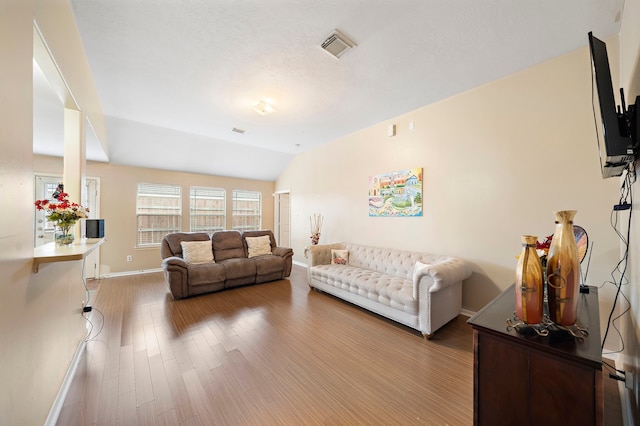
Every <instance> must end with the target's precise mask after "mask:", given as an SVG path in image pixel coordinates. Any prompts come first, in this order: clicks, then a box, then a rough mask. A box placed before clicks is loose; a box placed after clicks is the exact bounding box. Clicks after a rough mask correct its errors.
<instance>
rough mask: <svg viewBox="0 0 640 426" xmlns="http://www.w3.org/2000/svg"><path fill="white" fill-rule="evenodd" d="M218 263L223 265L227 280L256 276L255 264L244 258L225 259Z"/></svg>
mask: <svg viewBox="0 0 640 426" xmlns="http://www.w3.org/2000/svg"><path fill="white" fill-rule="evenodd" d="M219 263H220V264H222V265H224V269H225V271H226V273H227V279H228V280H234V279H238V278H246V277H255V276H256V263H255V262H254V261H252V260H249V259H247V258H246V257H240V258H234V259H226V260H223V261H220V262H219Z"/></svg>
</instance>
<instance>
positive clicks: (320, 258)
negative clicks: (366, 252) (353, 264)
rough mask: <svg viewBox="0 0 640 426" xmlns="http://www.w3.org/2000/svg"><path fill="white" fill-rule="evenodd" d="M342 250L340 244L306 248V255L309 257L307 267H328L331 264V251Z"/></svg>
mask: <svg viewBox="0 0 640 426" xmlns="http://www.w3.org/2000/svg"><path fill="white" fill-rule="evenodd" d="M332 249H335V250H340V249H344V245H343V244H342V243H336V244H318V245H315V246H309V247H307V248H306V254H307V256H308V257H309V263H308V266H309V267H312V266H316V265H329V264H331V250H332Z"/></svg>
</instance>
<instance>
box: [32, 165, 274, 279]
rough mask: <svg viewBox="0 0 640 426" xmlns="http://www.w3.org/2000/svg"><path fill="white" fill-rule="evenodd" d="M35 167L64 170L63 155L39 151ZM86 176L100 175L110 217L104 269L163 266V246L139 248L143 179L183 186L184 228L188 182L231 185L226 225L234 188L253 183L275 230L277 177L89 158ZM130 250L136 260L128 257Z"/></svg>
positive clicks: (104, 212)
mask: <svg viewBox="0 0 640 426" xmlns="http://www.w3.org/2000/svg"><path fill="white" fill-rule="evenodd" d="M33 170H34V172H36V173H55V174H61V173H62V159H60V158H55V157H46V156H39V155H37V156H34V161H33ZM87 176H89V177H98V178H100V187H101V196H100V205H101V208H100V217H101V218H102V219H104V220H105V237H106V239H107V242H106V243H105V244H103V245H102V246H101V247H100V264H101V268H100V274H101V275H105V274H113V273H122V272H130V271H141V270H149V269H158V268H160V262H161V257H160V249H159V247H154V248H143V249H137V248H136V247H135V245H136V193H137V190H138V183H166V184H175V185H180V186H181V187H182V230H183V231H188V230H189V214H188V213H189V188H190V187H191V186H210V187H216V188H224V189H226V190H227V229H231V191H232V190H234V189H248V190H252V191H260V192H261V193H262V228H263V229H271V230H273V212H274V210H273V195H272V194H273V192H274V182H266V181H258V180H252V179H237V178H227V177H220V176H209V175H202V174H192V173H178V172H173V171H164V170H156V169H145V168H137V167H128V166H114V165H111V164H107V163H97V162H91V161H89V162H87ZM127 255H131V256H133V262H127V261H126V257H127Z"/></svg>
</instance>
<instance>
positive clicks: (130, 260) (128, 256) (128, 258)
mask: <svg viewBox="0 0 640 426" xmlns="http://www.w3.org/2000/svg"><path fill="white" fill-rule="evenodd" d="M127 262H133V256H131V255H130V254H128V255H127Z"/></svg>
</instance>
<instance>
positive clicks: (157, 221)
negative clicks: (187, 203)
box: [136, 183, 182, 247]
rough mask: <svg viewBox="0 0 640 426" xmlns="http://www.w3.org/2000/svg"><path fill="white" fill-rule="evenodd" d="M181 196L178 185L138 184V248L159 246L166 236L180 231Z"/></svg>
mask: <svg viewBox="0 0 640 426" xmlns="http://www.w3.org/2000/svg"><path fill="white" fill-rule="evenodd" d="M181 195H182V194H181V187H180V186H178V185H163V184H156V183H139V184H138V198H137V200H136V215H137V224H138V242H137V245H138V246H139V247H144V246H152V245H157V244H160V243H161V242H162V237H164V236H165V235H166V234H168V233H171V232H179V231H180V223H181V218H182V202H181Z"/></svg>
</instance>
